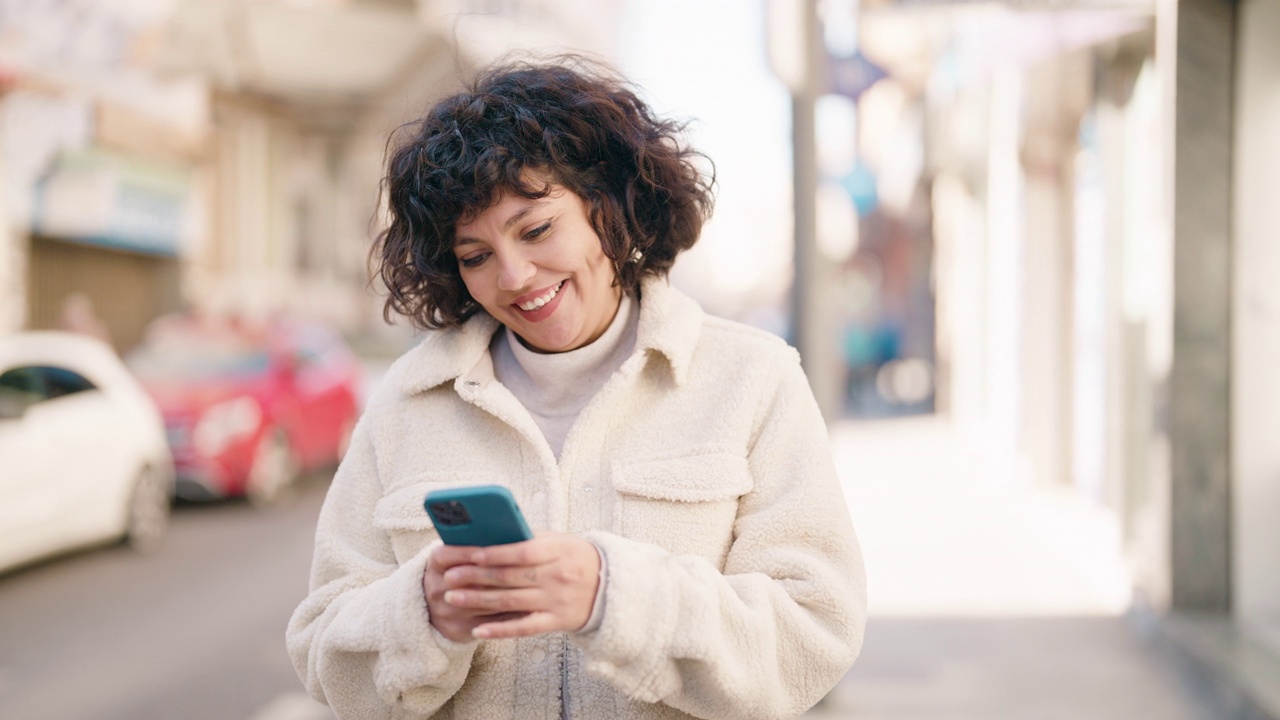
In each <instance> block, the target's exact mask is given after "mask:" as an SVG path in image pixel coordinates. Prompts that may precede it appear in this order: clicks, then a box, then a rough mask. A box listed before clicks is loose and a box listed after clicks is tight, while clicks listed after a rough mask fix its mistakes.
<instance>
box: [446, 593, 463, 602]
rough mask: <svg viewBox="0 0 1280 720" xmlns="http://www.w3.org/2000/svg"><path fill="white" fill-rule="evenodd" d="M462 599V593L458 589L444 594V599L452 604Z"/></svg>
mask: <svg viewBox="0 0 1280 720" xmlns="http://www.w3.org/2000/svg"><path fill="white" fill-rule="evenodd" d="M461 599H462V593H460V592H458V591H457V590H450V591H448V592H446V593H445V594H444V601H445V602H447V603H449V604H450V605H453V604H454V603H456V602H458V601H459V600H461Z"/></svg>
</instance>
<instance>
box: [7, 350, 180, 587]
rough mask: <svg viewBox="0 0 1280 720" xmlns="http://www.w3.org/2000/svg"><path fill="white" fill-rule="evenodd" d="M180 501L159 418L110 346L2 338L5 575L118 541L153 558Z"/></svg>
mask: <svg viewBox="0 0 1280 720" xmlns="http://www.w3.org/2000/svg"><path fill="white" fill-rule="evenodd" d="M172 496H173V459H172V457H171V456H170V453H169V447H168V445H167V443H166V442H165V434H164V423H163V422H162V420H161V417H160V412H159V411H158V410H157V409H156V406H155V404H154V403H153V402H152V401H151V398H150V397H148V396H147V394H146V392H144V391H143V389H142V387H141V386H139V385H138V383H137V382H136V381H135V380H134V379H133V377H132V376H131V375H130V374H129V371H128V370H127V369H126V368H125V366H124V364H123V363H122V362H121V361H120V359H119V358H118V357H117V356H116V354H115V352H113V351H112V350H111V348H110V347H109V346H107V345H106V344H104V343H102V342H100V341H98V340H95V339H92V338H88V337H84V336H80V335H72V334H69V333H62V332H24V333H16V334H11V335H4V336H0V570H7V569H11V568H13V567H16V566H18V565H22V564H25V563H28V562H31V561H33V560H37V559H39V558H43V557H46V556H49V555H54V554H57V553H61V552H64V551H68V550H71V549H73V548H78V547H82V546H87V545H92V544H97V543H103V542H107V541H111V540H115V539H119V538H124V539H126V540H127V541H128V542H129V543H130V544H131V545H133V546H134V547H135V548H137V549H138V550H140V551H144V552H150V551H153V550H155V549H157V548H158V547H159V546H160V545H161V543H162V542H163V540H164V537H165V534H166V533H167V531H168V527H169V509H170V504H171V500H172Z"/></svg>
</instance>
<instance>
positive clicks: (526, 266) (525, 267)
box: [498, 252, 537, 292]
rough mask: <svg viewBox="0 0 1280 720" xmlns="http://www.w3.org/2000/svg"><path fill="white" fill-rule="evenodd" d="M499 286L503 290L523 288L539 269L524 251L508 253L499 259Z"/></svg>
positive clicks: (510, 290)
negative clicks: (525, 255)
mask: <svg viewBox="0 0 1280 720" xmlns="http://www.w3.org/2000/svg"><path fill="white" fill-rule="evenodd" d="M499 264H500V268H499V271H498V287H499V289H501V290H506V291H508V292H515V291H516V290H523V289H525V287H526V286H527V285H528V283H529V281H530V280H532V279H533V276H534V273H535V272H537V269H536V268H535V267H534V266H533V263H531V262H529V259H528V258H526V257H524V255H523V254H522V253H518V252H514V253H506V255H505V256H504V257H502V258H501V259H500V260H499Z"/></svg>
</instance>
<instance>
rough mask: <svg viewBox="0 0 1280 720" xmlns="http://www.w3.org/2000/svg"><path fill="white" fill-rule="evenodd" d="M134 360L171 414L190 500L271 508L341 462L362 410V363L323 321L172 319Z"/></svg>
mask: <svg viewBox="0 0 1280 720" xmlns="http://www.w3.org/2000/svg"><path fill="white" fill-rule="evenodd" d="M127 361H128V365H129V367H130V369H132V370H133V372H134V374H135V375H137V377H138V379H139V380H140V381H141V382H142V385H143V387H144V388H146V390H147V392H148V393H150V395H151V396H152V398H153V399H154V400H155V401H156V404H157V405H158V406H159V407H160V411H161V413H162V414H163V415H164V422H165V429H166V431H167V434H168V438H169V446H170V448H171V450H172V451H173V459H174V466H175V470H176V473H177V489H176V492H177V495H178V497H181V498H186V499H191V500H208V499H215V498H223V497H235V496H241V495H247V496H248V497H249V499H250V500H251V501H253V502H255V503H263V504H269V503H271V502H273V501H275V500H277V499H279V498H280V496H281V495H282V494H284V493H285V492H286V491H287V490H288V489H289V487H290V486H291V485H292V484H293V483H294V481H295V480H296V479H297V478H298V476H299V475H300V474H302V473H304V472H307V471H309V470H314V469H317V468H322V467H325V466H332V465H333V464H335V463H336V462H337V461H338V460H340V459H341V457H342V454H343V452H344V451H345V450H346V446H347V442H348V440H349V438H350V436H351V429H352V428H353V427H354V426H355V422H356V417H357V415H358V413H359V407H358V405H359V398H360V382H361V368H360V364H359V362H358V361H357V359H356V357H355V355H354V354H353V353H352V352H351V349H350V347H349V346H348V345H347V344H346V342H345V341H344V340H343V338H342V336H341V335H339V334H338V332H337V331H336V330H334V329H333V328H331V327H329V326H327V325H323V324H319V323H314V322H307V321H278V322H273V323H270V324H269V325H266V326H264V327H262V328H260V329H258V330H256V331H251V330H246V329H244V328H242V327H239V326H237V325H235V324H233V323H227V322H221V323H219V322H215V321H210V320H200V319H196V318H192V317H186V316H174V317H165V318H161V319H159V320H157V321H156V322H155V323H153V324H152V326H151V327H150V328H149V330H148V332H147V335H146V338H145V339H144V341H143V343H142V344H141V345H140V346H139V347H138V348H137V349H136V350H134V351H133V352H132V353H130V354H129V356H128V358H127Z"/></svg>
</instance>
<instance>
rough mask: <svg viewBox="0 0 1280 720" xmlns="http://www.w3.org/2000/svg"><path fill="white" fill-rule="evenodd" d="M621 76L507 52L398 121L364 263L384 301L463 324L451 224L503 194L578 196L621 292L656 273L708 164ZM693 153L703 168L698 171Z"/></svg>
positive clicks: (677, 243) (690, 238) (700, 195)
mask: <svg viewBox="0 0 1280 720" xmlns="http://www.w3.org/2000/svg"><path fill="white" fill-rule="evenodd" d="M684 129H685V124H684V123H680V122H675V121H672V120H667V119H662V118H659V117H658V116H657V115H655V114H654V112H653V111H652V110H651V109H650V108H649V106H648V105H646V104H645V103H644V101H643V100H641V99H640V98H639V96H638V95H637V93H636V91H635V90H633V89H632V87H631V85H630V84H629V83H628V82H627V81H626V80H624V79H622V78H621V77H619V76H618V75H616V74H615V73H614V72H613V71H611V70H609V69H608V68H606V67H604V66H602V65H600V64H598V63H595V62H593V61H590V60H587V59H585V58H582V57H580V56H559V57H557V58H554V59H551V60H542V61H537V60H514V61H513V60H507V61H504V62H501V63H499V64H498V65H495V66H493V67H490V68H489V69H487V70H485V71H482V72H481V73H480V74H479V75H478V76H477V77H476V78H475V79H474V80H473V81H471V82H470V83H469V84H468V85H467V87H466V89H465V90H463V91H462V92H459V93H457V94H455V95H452V96H450V97H447V98H445V99H444V100H441V101H440V102H438V103H436V104H435V105H434V107H432V108H431V109H430V110H429V111H428V112H427V114H426V115H425V116H423V117H422V118H420V119H419V120H417V121H415V122H412V123H409V124H407V125H405V126H402V127H401V129H400V130H401V131H410V133H409V134H410V135H411V136H410V137H409V138H408V139H407V141H406V142H404V143H403V144H401V145H399V146H398V147H396V148H395V149H394V150H393V151H392V153H391V155H390V158H389V160H388V162H387V174H386V177H385V178H384V180H383V192H384V193H385V195H384V197H385V199H386V201H387V206H388V210H389V215H390V218H389V219H390V222H389V224H388V225H387V227H386V229H385V230H383V231H382V232H381V233H380V234H379V235H378V238H377V241H376V242H375V243H374V246H373V248H372V250H371V251H370V261H371V264H372V265H374V268H375V272H376V274H377V275H378V276H380V277H381V278H382V281H383V282H384V283H385V285H386V287H387V288H388V290H389V291H390V294H389V296H388V297H387V300H386V304H385V306H384V308H383V317H384V318H385V319H387V320H388V321H389V320H390V317H391V313H392V312H396V313H399V314H401V315H404V316H406V317H408V318H409V319H410V320H412V321H413V324H414V325H415V326H417V327H419V328H424V329H425V328H441V327H449V326H455V325H459V324H461V323H462V322H463V321H465V320H466V319H467V318H469V317H471V316H472V315H474V314H475V313H476V312H478V311H479V310H480V306H479V305H478V304H477V303H476V302H475V301H474V300H473V299H472V298H471V295H470V294H469V293H468V292H467V289H466V286H465V285H463V282H462V278H461V275H460V274H459V272H458V261H457V259H456V258H455V257H454V254H453V243H454V234H455V229H456V227H457V225H458V224H459V223H464V222H468V221H470V220H471V219H473V218H474V217H475V216H476V215H478V214H479V213H481V212H483V211H484V210H486V209H487V208H490V207H492V206H493V205H495V204H496V203H497V202H498V201H499V200H500V199H501V197H502V196H503V195H504V194H507V193H515V194H518V195H521V196H523V197H526V198H530V199H536V198H542V197H546V196H547V195H548V194H550V193H551V192H552V190H553V185H559V186H563V187H565V188H567V189H568V190H571V191H572V192H574V193H576V194H577V195H578V196H579V197H581V198H582V199H583V201H584V202H585V204H586V206H587V213H588V219H589V220H590V222H591V225H592V227H593V228H594V229H595V231H596V234H598V235H599V236H600V240H601V245H602V249H603V250H604V253H605V255H606V256H607V257H609V258H610V259H611V260H612V261H613V264H614V267H615V268H616V269H617V271H618V278H617V283H618V284H619V285H621V287H622V289H623V291H624V292H633V291H634V290H635V288H636V287H637V286H638V285H639V283H640V279H641V278H642V277H643V276H644V275H646V274H653V275H665V274H666V273H667V272H668V271H669V270H670V269H671V266H672V264H673V263H674V262H675V259H676V256H677V255H678V254H679V253H680V252H681V251H683V250H687V249H688V248H690V247H692V246H693V244H694V242H696V241H697V239H698V235H699V233H700V232H701V230H702V224H703V222H704V221H705V220H706V219H707V218H708V217H710V215H711V210H712V205H713V194H712V192H713V188H714V186H715V168H714V165H712V164H711V162H710V160H708V159H707V158H706V156H704V155H702V154H701V153H699V152H697V151H696V150H693V149H690V148H689V147H687V146H686V145H684V144H682V142H681V141H680V136H681V135H682V133H683V132H684ZM701 162H705V163H706V166H707V173H706V174H704V173H703V171H702V170H701V169H700V168H699V163H701Z"/></svg>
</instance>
